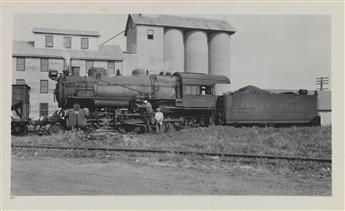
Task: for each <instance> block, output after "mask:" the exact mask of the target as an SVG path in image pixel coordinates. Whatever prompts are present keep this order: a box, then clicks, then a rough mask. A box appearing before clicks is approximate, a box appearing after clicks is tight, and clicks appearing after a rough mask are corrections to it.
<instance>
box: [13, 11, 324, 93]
mask: <svg viewBox="0 0 345 211" xmlns="http://www.w3.org/2000/svg"><path fill="white" fill-rule="evenodd" d="M186 16H194V17H204V18H213V19H222V20H226V21H228V22H229V23H230V24H231V25H232V26H233V27H234V28H235V29H236V33H235V34H233V35H232V36H231V46H230V48H231V57H230V64H231V69H230V73H231V74H230V75H231V77H230V80H231V90H236V89H238V88H241V87H243V86H246V85H254V86H257V87H259V88H263V89H316V88H317V86H316V77H320V76H328V77H331V19H330V16H328V15H199V14H198V15H192V14H189V15H186ZM127 17H128V14H82V15H81V14H63V15H59V14H17V15H15V16H14V22H13V23H14V25H13V32H14V33H13V34H14V37H13V39H14V40H31V41H32V40H33V34H32V28H34V27H47V28H61V29H79V30H93V31H99V32H100V33H101V37H100V43H102V42H103V41H106V40H108V39H109V38H111V37H112V36H114V35H115V34H117V33H119V32H121V31H123V30H124V29H125V26H126V21H127ZM107 44H111V45H120V46H121V48H122V50H123V51H125V50H126V37H124V35H123V34H122V35H121V36H118V37H116V38H115V39H113V40H112V41H110V42H108V43H107Z"/></svg>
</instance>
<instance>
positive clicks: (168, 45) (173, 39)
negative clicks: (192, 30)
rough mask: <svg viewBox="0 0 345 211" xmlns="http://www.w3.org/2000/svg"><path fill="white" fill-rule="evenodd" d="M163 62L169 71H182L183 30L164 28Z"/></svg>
mask: <svg viewBox="0 0 345 211" xmlns="http://www.w3.org/2000/svg"><path fill="white" fill-rule="evenodd" d="M164 63H166V64H168V70H167V71H169V72H171V73H174V72H183V71H184V38H183V31H182V30H180V29H175V28H170V29H165V30H164Z"/></svg>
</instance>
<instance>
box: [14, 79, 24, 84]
mask: <svg viewBox="0 0 345 211" xmlns="http://www.w3.org/2000/svg"><path fill="white" fill-rule="evenodd" d="M16 84H25V79H17V80H16Z"/></svg>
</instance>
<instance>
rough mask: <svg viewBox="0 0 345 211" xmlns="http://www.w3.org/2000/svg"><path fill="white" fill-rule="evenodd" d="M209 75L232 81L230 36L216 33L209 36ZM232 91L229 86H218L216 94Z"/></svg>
mask: <svg viewBox="0 0 345 211" xmlns="http://www.w3.org/2000/svg"><path fill="white" fill-rule="evenodd" d="M209 74H210V75H224V76H227V77H228V78H229V79H230V34H228V33H225V32H214V33H211V34H210V35H209ZM229 90H230V85H229V84H219V85H216V94H219V95H220V94H222V93H224V92H227V91H229Z"/></svg>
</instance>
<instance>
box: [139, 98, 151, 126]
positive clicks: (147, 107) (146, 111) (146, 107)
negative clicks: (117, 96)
mask: <svg viewBox="0 0 345 211" xmlns="http://www.w3.org/2000/svg"><path fill="white" fill-rule="evenodd" d="M136 105H137V106H138V107H139V108H142V115H143V118H144V121H145V125H146V130H147V131H149V132H151V126H150V123H151V122H152V115H153V110H152V105H151V103H149V102H148V101H147V100H144V102H143V105H139V104H136Z"/></svg>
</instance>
